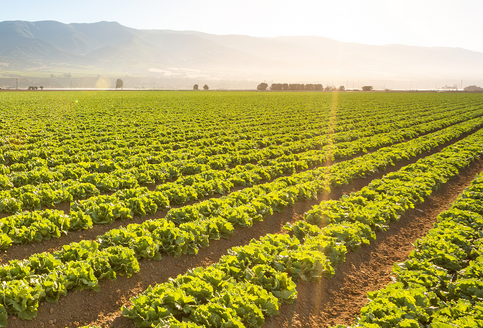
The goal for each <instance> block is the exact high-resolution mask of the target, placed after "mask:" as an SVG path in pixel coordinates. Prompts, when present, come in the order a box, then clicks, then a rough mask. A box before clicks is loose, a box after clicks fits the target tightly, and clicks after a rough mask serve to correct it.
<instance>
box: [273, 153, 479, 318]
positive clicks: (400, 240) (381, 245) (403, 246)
mask: <svg viewBox="0 0 483 328" xmlns="http://www.w3.org/2000/svg"><path fill="white" fill-rule="evenodd" d="M482 171H483V160H478V161H476V162H474V163H472V165H471V166H470V167H469V168H466V169H465V170H461V172H460V174H459V175H458V176H455V177H453V178H452V179H450V181H448V182H447V183H446V184H445V185H444V186H442V187H441V189H439V190H438V191H436V192H434V193H433V194H432V195H431V197H430V198H429V199H428V200H426V201H425V202H424V203H423V204H420V205H418V206H416V208H415V209H412V210H409V211H408V212H406V213H405V214H404V215H403V216H402V217H401V220H400V221H399V222H397V223H394V224H391V227H390V229H389V230H388V231H385V232H381V233H377V239H376V240H375V241H373V242H372V243H371V245H369V246H366V247H362V248H361V249H360V250H359V251H358V252H355V253H349V254H348V256H347V259H346V262H345V263H342V264H340V265H339V266H338V267H337V268H336V273H335V275H334V276H333V277H331V278H329V279H324V280H323V281H322V282H321V283H319V284H317V283H308V282H300V283H297V291H298V298H297V300H296V302H294V304H291V305H284V306H282V308H281V311H280V315H278V316H276V317H273V318H270V319H268V320H267V322H266V324H265V326H266V327H329V326H332V325H336V324H344V325H350V324H353V323H354V320H355V317H356V316H357V315H359V314H360V310H361V308H362V307H363V306H364V305H365V304H366V303H367V297H366V295H367V292H369V291H374V290H377V289H380V288H383V287H384V286H386V285H387V284H388V283H390V282H391V281H392V279H393V277H392V267H393V265H394V263H398V262H403V261H404V260H406V258H407V256H408V254H409V252H411V250H413V248H414V247H413V243H414V242H415V241H416V240H417V239H419V238H421V237H423V236H425V235H426V233H427V231H428V230H430V229H431V228H432V227H433V224H434V223H435V222H436V217H437V215H438V214H439V213H441V212H442V211H444V210H446V209H448V208H449V205H450V204H451V203H452V202H453V201H454V200H455V199H456V198H457V197H458V195H459V194H460V193H461V192H462V191H463V189H464V188H466V187H467V186H468V185H469V184H470V183H471V181H472V180H473V179H474V178H475V175H476V174H477V173H480V172H482Z"/></svg>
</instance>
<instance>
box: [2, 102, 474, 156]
mask: <svg viewBox="0 0 483 328" xmlns="http://www.w3.org/2000/svg"><path fill="white" fill-rule="evenodd" d="M258 98H260V97H258ZM289 98H292V99H288V100H289V101H288V104H289V105H290V104H291V103H293V100H294V99H293V97H289ZM110 99H112V96H111V97H106V99H105V100H110ZM254 99H255V98H254ZM322 99H323V98H322ZM322 99H317V100H318V101H317V102H318V103H319V104H320V106H319V107H317V110H316V111H314V110H310V109H309V110H307V109H298V110H297V111H293V110H286V111H283V110H281V108H277V110H276V111H275V112H272V111H267V110H258V111H257V112H256V113H254V112H253V113H252V112H244V113H243V114H244V115H240V116H238V115H236V109H235V108H230V112H224V113H219V114H221V115H219V114H218V116H221V117H217V119H215V120H213V119H211V120H207V121H205V120H203V119H202V118H201V117H200V116H201V115H202V113H200V112H197V113H196V117H194V119H193V118H191V117H189V116H190V113H189V112H188V113H186V112H184V113H180V114H181V116H180V115H173V116H167V115H163V114H162V111H161V112H149V113H148V115H145V116H143V120H144V122H135V123H134V124H129V123H132V122H123V121H122V119H126V117H124V116H126V115H128V119H130V120H131V121H132V120H134V121H136V118H137V116H133V117H129V116H131V115H132V113H131V112H130V111H126V112H124V111H123V110H122V109H121V110H119V109H118V110H117V112H119V113H118V114H120V116H121V118H118V120H116V121H114V122H112V121H111V122H110V120H108V121H107V122H106V121H105V122H103V121H102V119H103V118H105V116H106V114H108V113H105V112H101V113H98V115H99V116H100V117H101V120H95V119H94V120H93V117H90V116H89V115H85V113H81V112H80V111H78V110H77V111H76V113H75V114H77V115H75V116H74V117H73V120H72V119H71V120H69V124H68V125H67V126H66V125H65V124H62V123H61V122H59V121H57V122H53V124H52V123H51V122H49V123H47V124H46V126H45V127H44V129H42V130H40V131H36V133H39V135H36V133H32V132H33V131H29V130H31V129H32V128H35V126H32V125H30V126H29V128H30V129H27V131H28V132H29V133H28V136H26V138H25V140H24V139H23V138H22V136H21V135H17V136H15V137H12V139H11V140H10V141H11V142H9V140H5V141H4V147H2V148H8V147H13V149H31V150H35V149H48V148H52V151H54V152H57V151H59V150H60V148H62V147H68V148H69V147H70V148H72V147H74V148H77V147H81V148H79V149H78V151H82V150H90V151H95V152H96V151H100V150H103V149H105V147H106V146H108V147H109V144H111V143H112V146H113V147H115V148H116V149H117V148H123V147H129V148H132V147H136V146H137V145H141V146H142V145H147V146H148V145H150V144H151V142H150V140H151V139H155V142H154V143H155V144H156V145H157V147H159V146H160V145H164V144H166V143H173V144H178V145H179V144H180V142H183V141H190V142H191V145H188V147H191V146H192V145H196V144H197V142H198V141H200V144H199V146H206V144H204V142H205V140H207V141H209V142H210V143H211V142H213V141H215V142H219V141H221V142H227V141H230V140H239V139H238V138H242V139H243V138H248V139H251V138H252V137H253V136H257V135H258V136H262V137H263V138H265V137H266V136H270V135H273V134H280V132H284V133H285V134H289V133H290V132H295V131H294V129H296V130H297V131H298V132H299V130H300V128H301V126H303V127H304V129H305V128H308V127H310V126H312V125H314V124H316V125H314V127H316V126H317V125H318V127H319V128H321V127H322V125H320V124H325V125H326V124H327V123H326V122H328V121H329V120H328V119H327V118H328V115H329V110H327V109H328V107H330V104H329V106H328V104H327V103H320V100H322ZM143 100H145V99H143ZM184 100H186V99H184ZM260 100H261V99H257V102H260ZM235 103H236V102H235ZM469 103H471V102H467V103H466V105H465V106H466V107H471V104H469ZM92 105H94V104H92ZM441 105H442V106H440V107H441V108H436V107H437V106H435V104H434V103H433V104H426V106H420V107H419V108H417V109H416V110H415V109H414V108H407V107H404V106H403V107H402V108H397V110H394V108H393V107H394V106H389V105H388V104H384V106H383V107H382V108H378V109H377V111H372V110H371V111H369V110H365V109H364V108H356V109H354V108H353V106H349V107H347V106H339V107H340V110H339V111H338V113H337V116H338V122H341V123H342V122H344V121H345V123H347V124H340V125H339V127H337V129H342V130H344V129H347V128H348V127H349V128H350V129H353V128H354V127H355V126H356V125H358V124H359V123H361V122H362V124H361V125H362V126H363V125H366V126H367V125H374V124H378V123H377V122H378V121H380V122H381V123H382V124H384V123H388V122H384V120H382V121H381V119H384V118H385V119H386V120H391V121H393V119H394V118H395V117H397V120H401V121H402V120H403V119H405V118H407V115H408V114H411V112H413V113H414V112H415V111H417V112H419V113H420V114H421V115H423V116H424V115H428V114H429V113H431V112H432V111H441V109H442V110H449V109H450V110H452V109H453V108H455V107H456V108H457V107H458V106H461V104H456V106H455V104H448V103H444V104H441ZM5 107H6V108H5V109H4V110H5V111H7V112H8V105H7V104H5ZM82 107H83V108H82V110H87V111H88V112H90V111H92V110H93V109H94V108H95V106H93V108H88V107H87V108H86V107H85V106H82ZM177 107H178V106H177ZM413 107H414V106H413ZM282 108H283V107H282ZM403 108H404V109H403ZM428 108H431V111H428V110H427V109H428ZM94 110H95V109H94ZM210 111H211V110H210ZM300 111H302V112H300ZM388 111H391V112H392V113H391V115H388V114H387V112H388ZM38 112H42V110H41V109H39V110H38ZM49 112H50V111H49ZM144 112H146V111H144ZM232 112H235V116H236V122H235V121H233V120H232V117H233V113H232ZM133 113H135V112H133ZM18 114H19V113H18V111H16V112H15V113H14V118H15V115H18ZM30 114H31V116H33V117H35V115H32V114H34V113H30ZM96 114H97V113H96ZM136 114H137V113H136ZM209 114H211V115H213V114H215V115H216V110H215V113H209ZM274 114H275V116H274ZM157 115H160V116H161V117H162V118H163V121H167V122H166V124H167V126H170V127H175V128H176V130H177V131H176V132H177V133H174V132H173V131H171V130H169V129H159V128H157V127H159V125H155V126H153V125H152V124H151V123H153V122H151V120H152V118H154V117H156V116H157ZM183 115H186V116H187V117H183ZM94 117H96V116H94ZM368 117H369V118H370V119H368ZM79 119H81V120H82V123H84V124H86V123H87V124H93V125H94V126H96V127H98V126H99V125H103V124H106V125H107V126H109V127H111V129H110V131H108V133H106V132H104V131H103V130H102V129H93V130H91V129H85V128H82V129H80V130H76V129H75V126H74V129H72V128H71V127H72V122H76V121H78V120H79ZM119 119H121V121H120V122H119ZM27 121H28V120H27ZM163 121H161V123H162V122H163ZM207 122H209V124H207ZM3 123H4V125H5V129H4V130H2V131H1V132H3V133H8V132H9V129H8V128H9V127H10V126H9V124H8V119H4V120H3ZM16 123H17V125H21V124H19V122H16ZM59 123H60V124H59ZM156 123H158V122H156ZM185 126H187V127H189V128H188V129H186V128H185ZM275 126H276V127H277V128H276V129H274V128H273V127H275ZM87 127H88V126H87ZM114 127H115V129H114V131H112V130H113V129H112V128H114ZM144 127H148V130H147V131H133V129H136V128H140V129H142V128H144ZM161 127H162V125H161ZM226 127H229V129H226ZM285 127H287V128H289V129H292V130H293V131H290V130H286V131H284V129H285ZM66 128H67V129H66ZM69 128H70V129H69ZM64 130H66V131H64ZM228 130H229V133H227V132H228ZM34 131H35V130H34ZM15 132H16V131H14V133H13V134H15ZM52 132H60V133H52ZM66 132H67V133H66ZM73 132H74V133H75V134H74V135H72V134H73ZM133 132H135V133H133ZM180 132H181V133H180ZM190 134H192V135H191V136H189V135H190ZM121 136H122V137H121ZM258 136H257V138H258ZM120 137H121V138H120ZM227 137H229V139H225V138H227ZM17 138H18V139H17ZM231 138H235V139H231ZM16 140H17V141H22V142H15V141H16ZM212 140H213V141H212ZM84 147H86V148H84ZM68 148H67V149H66V150H68ZM167 148H170V147H169V146H168V147H167Z"/></svg>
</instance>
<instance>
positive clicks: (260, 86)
mask: <svg viewBox="0 0 483 328" xmlns="http://www.w3.org/2000/svg"><path fill="white" fill-rule="evenodd" d="M267 88H268V84H266V83H265V82H263V83H260V84H259V85H258V86H257V90H261V91H265V90H267Z"/></svg>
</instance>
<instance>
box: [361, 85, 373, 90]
mask: <svg viewBox="0 0 483 328" xmlns="http://www.w3.org/2000/svg"><path fill="white" fill-rule="evenodd" d="M372 90H373V88H372V85H365V86H363V87H362V91H372Z"/></svg>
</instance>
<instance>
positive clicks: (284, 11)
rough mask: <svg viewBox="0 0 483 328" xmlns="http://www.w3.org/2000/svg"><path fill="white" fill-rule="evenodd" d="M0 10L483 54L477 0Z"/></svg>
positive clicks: (61, 4) (8, 16) (185, 0)
mask: <svg viewBox="0 0 483 328" xmlns="http://www.w3.org/2000/svg"><path fill="white" fill-rule="evenodd" d="M0 8H1V10H0V21H10V20H26V21H41V20H55V21H59V22H62V23H93V22H98V21H117V22H119V23H120V24H122V25H125V26H128V27H132V28H137V29H169V30H178V31H179V30H193V31H200V32H206V33H212V34H242V35H250V36H258V37H275V36H281V35H284V36H286V35H315V36H323V37H328V38H332V39H335V40H338V41H344V42H356V43H364V44H374V45H384V44H405V45H415V46H429V47H435V46H442V47H459V48H464V49H469V50H473V51H478V52H483V38H482V37H481V35H480V34H481V31H483V19H481V15H482V13H483V0H458V1H456V0H452V1H448V0H418V1H415V0H404V1H400V0H365V1H360V0H330V1H326V0H290V1H288V0H237V1H234V0H203V1H200V0H171V1H167V0H82V1H65V0H42V1H39V0H35V1H34V0H22V1H12V0H0Z"/></svg>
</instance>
